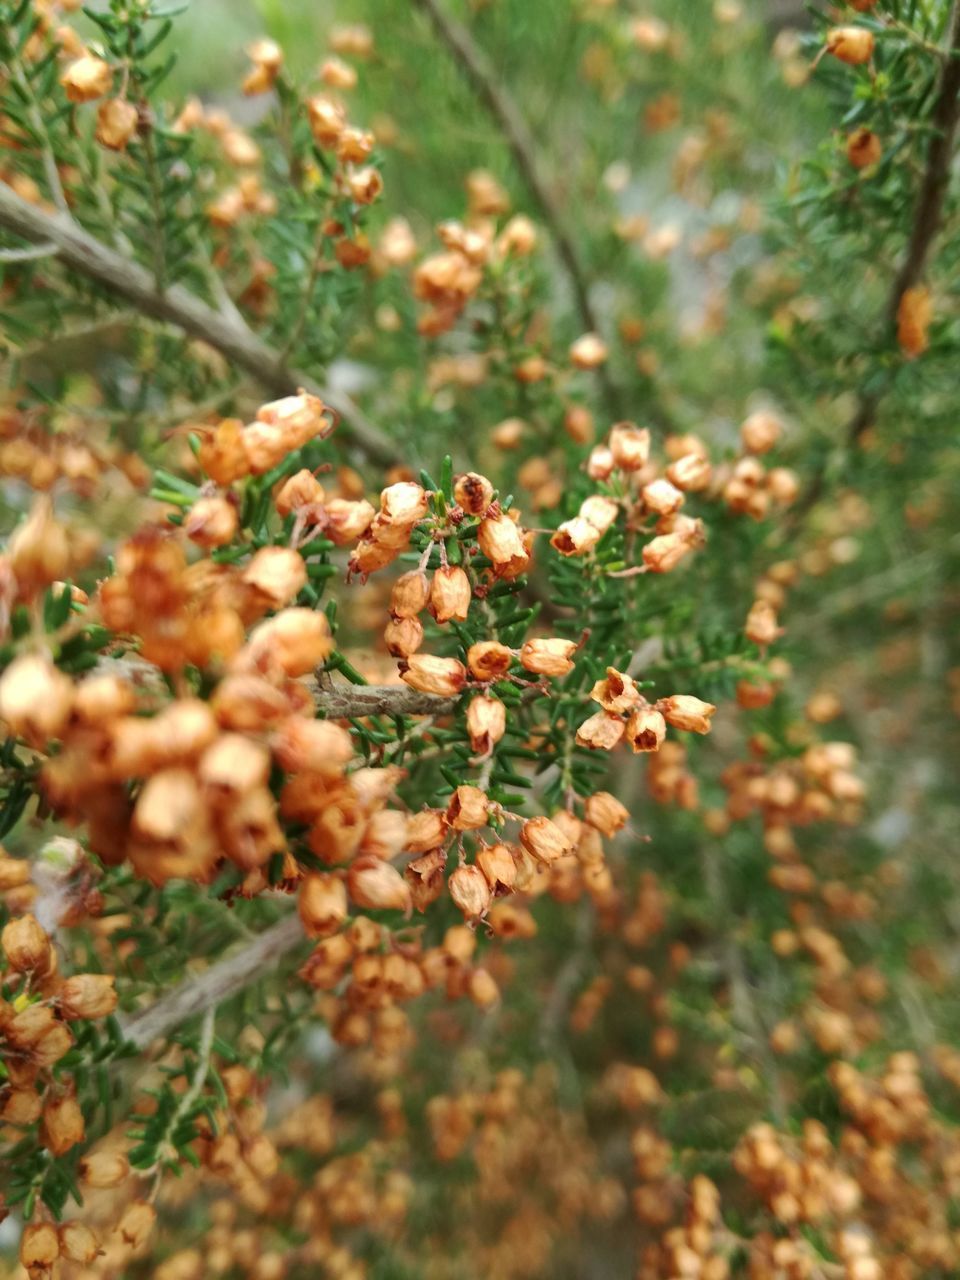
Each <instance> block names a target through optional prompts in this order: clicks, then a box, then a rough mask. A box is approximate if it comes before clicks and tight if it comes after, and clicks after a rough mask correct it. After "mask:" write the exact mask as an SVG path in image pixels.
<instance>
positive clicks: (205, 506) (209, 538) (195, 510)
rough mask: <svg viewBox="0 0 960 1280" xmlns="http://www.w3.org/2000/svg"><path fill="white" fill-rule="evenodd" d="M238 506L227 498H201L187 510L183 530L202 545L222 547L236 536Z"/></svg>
mask: <svg viewBox="0 0 960 1280" xmlns="http://www.w3.org/2000/svg"><path fill="white" fill-rule="evenodd" d="M239 523H240V520H239V516H238V515H237V508H236V507H235V506H234V504H233V503H232V502H228V501H227V499H226V498H218V497H212V498H200V499H198V501H197V502H195V503H194V504H193V506H192V507H191V508H190V510H189V511H188V512H187V516H186V519H185V520H184V522H183V531H184V533H185V534H186V535H187V537H188V538H189V539H190V541H191V542H195V543H197V545H198V546H201V547H222V546H225V545H226V543H228V542H232V541H233V539H234V537H235V536H236V532H237V528H238V526H239Z"/></svg>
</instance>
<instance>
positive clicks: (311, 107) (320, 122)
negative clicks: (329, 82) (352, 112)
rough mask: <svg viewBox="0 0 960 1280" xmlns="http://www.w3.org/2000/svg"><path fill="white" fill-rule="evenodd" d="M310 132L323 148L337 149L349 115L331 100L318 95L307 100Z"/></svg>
mask: <svg viewBox="0 0 960 1280" xmlns="http://www.w3.org/2000/svg"><path fill="white" fill-rule="evenodd" d="M307 116H308V118H309V120H310V132H311V133H312V134H313V136H314V138H315V139H316V141H317V143H318V144H319V145H320V146H321V147H335V146H336V145H337V142H338V141H339V138H340V135H341V134H342V133H343V131H344V129H345V128H346V126H347V114H346V112H345V111H344V109H343V107H341V106H339V105H338V104H337V103H336V102H334V101H333V100H332V99H331V98H325V97H322V96H321V95H319V94H318V95H317V96H316V97H313V98H308V99H307Z"/></svg>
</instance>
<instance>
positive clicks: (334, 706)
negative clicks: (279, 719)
mask: <svg viewBox="0 0 960 1280" xmlns="http://www.w3.org/2000/svg"><path fill="white" fill-rule="evenodd" d="M314 696H315V698H316V703H317V708H318V710H320V711H323V712H324V713H325V714H326V716H327V718H328V719H329V720H349V719H353V718H354V717H361V718H362V717H363V716H442V715H449V713H450V712H451V711H453V710H454V709H455V708H456V705H457V699H456V698H440V697H437V696H436V694H432V693H420V692H419V691H418V690H417V689H410V688H408V687H407V685H405V684H381V685H377V684H337V685H333V686H332V687H331V688H329V689H317V690H316V691H315V695H314Z"/></svg>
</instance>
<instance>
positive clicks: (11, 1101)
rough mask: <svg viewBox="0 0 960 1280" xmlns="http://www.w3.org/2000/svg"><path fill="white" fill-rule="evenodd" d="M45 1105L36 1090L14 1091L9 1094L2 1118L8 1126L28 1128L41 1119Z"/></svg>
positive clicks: (0, 1114)
mask: <svg viewBox="0 0 960 1280" xmlns="http://www.w3.org/2000/svg"><path fill="white" fill-rule="evenodd" d="M42 1110H43V1103H42V1101H41V1098H40V1095H39V1093H37V1091H36V1089H13V1090H11V1092H10V1093H8V1094H7V1096H6V1098H5V1100H4V1103H3V1107H2V1108H0V1117H2V1119H3V1120H4V1122H5V1123H6V1124H13V1125H16V1126H17V1127H18V1128H26V1127H27V1125H31V1124H35V1123H36V1121H37V1120H39V1119H40V1113H41V1111H42Z"/></svg>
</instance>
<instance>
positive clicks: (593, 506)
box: [579, 493, 620, 534]
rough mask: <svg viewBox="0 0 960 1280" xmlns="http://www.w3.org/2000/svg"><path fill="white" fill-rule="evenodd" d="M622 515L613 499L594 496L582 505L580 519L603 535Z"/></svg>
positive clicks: (596, 494)
mask: <svg viewBox="0 0 960 1280" xmlns="http://www.w3.org/2000/svg"><path fill="white" fill-rule="evenodd" d="M619 514H620V508H619V506H618V505H617V503H616V502H614V500H613V499H612V498H604V497H603V496H602V495H601V494H599V493H595V494H592V495H591V496H590V497H589V498H584V500H583V502H581V503H580V512H579V515H580V519H581V520H586V521H587V522H588V523H589V524H592V525H593V527H594V528H595V529H597V530H598V531H599V532H600V533H601V534H604V533H606V531H607V530H608V529H609V528H610V526H611V525H612V524H613V523H614V522H615V521H616V519H617V516H618V515H619Z"/></svg>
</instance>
